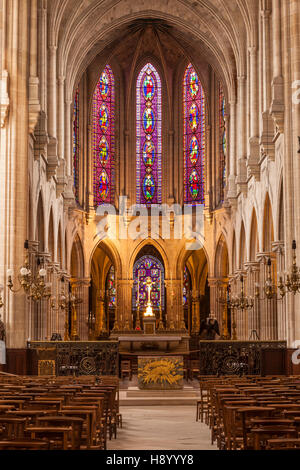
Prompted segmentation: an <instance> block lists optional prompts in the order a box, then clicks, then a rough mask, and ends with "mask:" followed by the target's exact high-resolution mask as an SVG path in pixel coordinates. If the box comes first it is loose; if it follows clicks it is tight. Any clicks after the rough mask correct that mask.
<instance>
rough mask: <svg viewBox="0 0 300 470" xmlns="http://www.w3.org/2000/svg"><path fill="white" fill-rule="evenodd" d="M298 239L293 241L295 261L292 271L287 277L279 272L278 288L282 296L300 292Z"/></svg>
mask: <svg viewBox="0 0 300 470" xmlns="http://www.w3.org/2000/svg"><path fill="white" fill-rule="evenodd" d="M296 248H297V244H296V240H293V243H292V252H293V263H292V268H291V271H290V273H287V274H286V279H284V275H282V274H278V277H279V283H278V289H279V292H280V295H281V297H282V298H283V297H284V296H285V295H286V294H287V293H288V292H292V293H293V294H294V295H296V294H297V293H298V292H300V269H299V267H298V266H297V255H296Z"/></svg>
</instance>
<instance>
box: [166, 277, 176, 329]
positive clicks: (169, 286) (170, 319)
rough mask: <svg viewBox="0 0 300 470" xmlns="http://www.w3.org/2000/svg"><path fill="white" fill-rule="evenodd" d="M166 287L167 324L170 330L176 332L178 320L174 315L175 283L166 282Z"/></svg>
mask: <svg viewBox="0 0 300 470" xmlns="http://www.w3.org/2000/svg"><path fill="white" fill-rule="evenodd" d="M165 287H166V323H167V325H166V326H167V329H168V330H171V331H172V330H175V322H176V318H175V315H174V296H175V293H174V289H173V281H170V280H165Z"/></svg>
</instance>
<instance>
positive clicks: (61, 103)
mask: <svg viewBox="0 0 300 470" xmlns="http://www.w3.org/2000/svg"><path fill="white" fill-rule="evenodd" d="M64 120H65V77H64V76H62V75H61V76H60V77H59V78H58V130H57V135H58V156H59V158H60V159H61V160H63V159H64V145H65V122H64ZM70 144H71V141H70V140H69V146H70V147H71V145H70Z"/></svg>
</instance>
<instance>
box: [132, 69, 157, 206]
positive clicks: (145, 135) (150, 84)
mask: <svg viewBox="0 0 300 470" xmlns="http://www.w3.org/2000/svg"><path fill="white" fill-rule="evenodd" d="M136 91H137V96H136V111H137V113H136V152H137V153H136V159H137V161H136V165H137V169H136V170H137V177H136V185H137V188H136V202H137V204H142V205H147V206H150V205H151V204H161V154H162V131H161V129H162V127H161V119H162V110H161V80H160V77H159V74H158V72H157V71H156V69H155V68H154V67H153V65H152V64H150V63H148V64H146V65H145V67H144V68H143V69H142V71H141V72H140V74H139V76H138V80H137V90H136Z"/></svg>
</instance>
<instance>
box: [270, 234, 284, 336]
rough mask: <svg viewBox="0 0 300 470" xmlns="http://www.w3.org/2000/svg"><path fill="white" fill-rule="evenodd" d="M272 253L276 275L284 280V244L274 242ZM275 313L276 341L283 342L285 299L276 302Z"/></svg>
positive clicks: (278, 294) (278, 295)
mask: <svg viewBox="0 0 300 470" xmlns="http://www.w3.org/2000/svg"><path fill="white" fill-rule="evenodd" d="M272 251H273V252H274V253H276V260H277V271H278V274H279V275H281V276H282V278H284V274H283V273H284V271H285V266H284V242H283V241H276V242H273V243H272ZM278 274H277V282H276V286H277V285H278V281H279V276H278ZM276 294H277V298H280V297H281V296H280V293H279V290H278V289H276ZM277 312H278V339H279V340H284V339H286V337H287V318H286V299H285V298H283V299H282V300H281V301H278V302H277Z"/></svg>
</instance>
